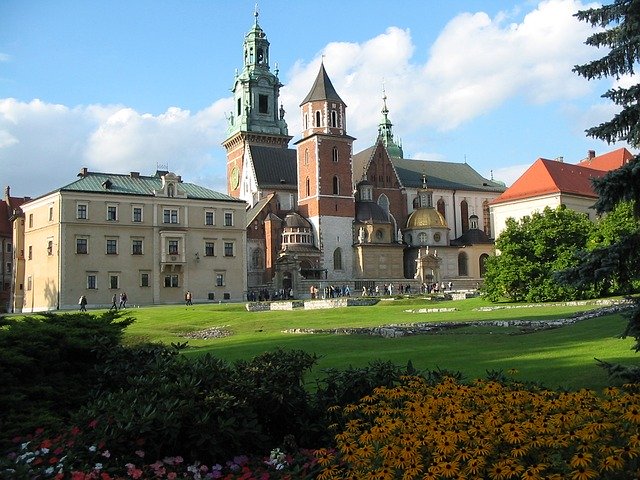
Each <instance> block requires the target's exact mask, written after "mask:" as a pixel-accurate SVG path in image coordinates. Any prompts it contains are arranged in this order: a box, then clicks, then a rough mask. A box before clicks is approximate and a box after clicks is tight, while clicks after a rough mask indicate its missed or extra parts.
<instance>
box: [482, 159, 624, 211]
mask: <svg viewBox="0 0 640 480" xmlns="http://www.w3.org/2000/svg"><path fill="white" fill-rule="evenodd" d="M612 153H613V152H612ZM603 156H604V155H603ZM605 173H606V172H605V171H603V170H594V169H593V168H587V167H585V166H580V165H573V164H570V163H563V162H560V161H557V160H548V159H546V158H539V159H538V160H536V161H535V163H534V164H533V165H531V166H530V167H529V169H528V170H527V171H526V172H524V173H523V174H522V176H521V177H520V178H518V180H516V181H515V182H514V183H513V185H511V186H510V187H509V188H508V189H507V190H506V191H505V192H504V193H502V195H500V196H499V197H497V198H496V199H494V200H493V202H491V203H492V204H497V203H505V202H510V201H513V200H520V199H524V198H532V197H539V196H541V195H547V194H550V193H565V194H572V195H580V196H584V197H591V198H597V195H596V193H595V192H594V190H593V187H592V186H591V179H592V178H599V177H601V176H603V175H604V174H605Z"/></svg>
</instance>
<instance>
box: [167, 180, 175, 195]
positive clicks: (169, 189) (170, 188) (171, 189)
mask: <svg viewBox="0 0 640 480" xmlns="http://www.w3.org/2000/svg"><path fill="white" fill-rule="evenodd" d="M174 195H175V188H174V186H173V184H172V183H170V184H169V185H167V197H173V196H174Z"/></svg>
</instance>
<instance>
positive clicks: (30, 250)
mask: <svg viewBox="0 0 640 480" xmlns="http://www.w3.org/2000/svg"><path fill="white" fill-rule="evenodd" d="M27 258H28V259H29V260H32V259H33V247H32V246H31V245H29V254H28V256H27Z"/></svg>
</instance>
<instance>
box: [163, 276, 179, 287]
mask: <svg viewBox="0 0 640 480" xmlns="http://www.w3.org/2000/svg"><path fill="white" fill-rule="evenodd" d="M164 286H165V287H167V288H177V287H179V286H180V285H178V275H165V277H164Z"/></svg>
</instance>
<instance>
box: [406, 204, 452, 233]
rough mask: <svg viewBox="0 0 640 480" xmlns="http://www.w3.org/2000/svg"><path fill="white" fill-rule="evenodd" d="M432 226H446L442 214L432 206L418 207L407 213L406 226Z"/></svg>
mask: <svg viewBox="0 0 640 480" xmlns="http://www.w3.org/2000/svg"><path fill="white" fill-rule="evenodd" d="M433 227H441V228H442V227H444V228H447V227H448V225H447V221H446V220H445V219H444V217H443V216H442V214H441V213H440V212H438V211H437V210H436V209H435V208H433V207H424V208H419V209H417V210H415V211H414V212H413V213H412V214H411V215H409V220H407V228H433Z"/></svg>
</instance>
